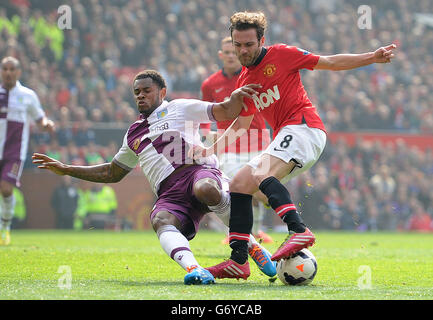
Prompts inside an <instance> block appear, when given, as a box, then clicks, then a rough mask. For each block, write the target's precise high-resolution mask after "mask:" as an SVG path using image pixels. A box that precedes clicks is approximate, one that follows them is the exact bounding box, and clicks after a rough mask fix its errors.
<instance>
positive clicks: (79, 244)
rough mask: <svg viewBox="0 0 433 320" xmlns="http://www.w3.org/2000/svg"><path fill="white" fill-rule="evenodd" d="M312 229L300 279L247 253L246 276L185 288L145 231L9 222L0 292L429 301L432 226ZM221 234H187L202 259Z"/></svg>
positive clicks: (217, 248)
mask: <svg viewBox="0 0 433 320" xmlns="http://www.w3.org/2000/svg"><path fill="white" fill-rule="evenodd" d="M271 235H272V236H273V238H274V239H275V240H276V241H275V243H274V244H271V245H266V247H267V248H268V249H269V250H270V251H271V252H274V251H275V250H276V248H277V246H278V245H279V243H280V242H281V241H282V240H283V239H284V237H285V235H284V234H280V233H271ZM316 237H317V243H316V245H315V246H314V247H312V248H311V251H312V252H313V253H314V255H315V256H316V258H317V263H318V273H317V275H316V278H315V279H314V281H313V283H312V284H310V285H308V286H300V287H289V286H284V285H283V284H282V283H281V282H280V281H279V280H278V279H277V280H276V281H275V282H273V283H272V282H270V281H268V278H267V277H266V276H264V275H263V274H262V273H260V271H259V270H258V268H257V267H256V266H255V264H254V262H253V261H252V260H251V259H250V266H251V276H250V278H249V279H248V280H247V281H244V280H240V281H237V280H233V279H224V280H220V279H217V284H215V285H211V286H186V285H184V284H183V277H184V274H185V272H184V271H183V269H181V268H180V267H179V266H178V265H177V264H176V263H175V262H173V261H172V260H171V259H170V258H169V257H167V256H166V254H165V253H164V252H163V250H162V248H161V247H160V245H159V241H158V239H157V237H156V235H155V233H153V232H151V231H145V232H138V231H134V232H111V231H105V232H103V231H96V230H88V231H82V232H73V231H70V232H66V231H30V230H22V231H21V230H13V232H12V244H11V245H10V246H8V247H0V283H1V286H0V299H1V300H5V299H6V300H8V299H19V300H39V299H44V300H51V299H56V300H57V299H60V300H62V299H74V300H80V299H85V300H86V299H92V300H94V299H97V300H100V299H110V300H113V299H123V300H129V299H133V300H136V299H145V300H186V299H188V300H207V299H212V300H237V299H242V300H262V299H264V300H295V299H296V300H298V299H302V300H305V299H314V300H325V299H326V300H335V299H339V300H340V299H351V300H353V299H356V300H361V299H369V300H382V299H387V300H388V299H389V300H394V299H411V300H412V299H423V300H432V298H433V267H432V266H433V250H432V249H433V235H432V234H415V233H379V232H378V233H351V232H334V233H331V232H320V231H317V232H316ZM222 239H223V234H221V233H216V232H210V231H200V232H199V233H198V234H197V236H196V238H195V239H193V240H192V241H191V242H190V244H191V248H192V250H193V252H194V253H195V255H196V258H197V260H198V261H199V263H200V264H201V265H202V266H210V265H214V264H216V263H219V262H221V261H223V259H225V258H227V257H228V255H229V252H230V250H229V247H228V246H227V245H222V244H221V240H222ZM69 280H70V281H69ZM68 281H69V282H68Z"/></svg>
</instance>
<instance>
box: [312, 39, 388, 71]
mask: <svg viewBox="0 0 433 320" xmlns="http://www.w3.org/2000/svg"><path fill="white" fill-rule="evenodd" d="M395 48H396V45H395V44H391V45H388V46H386V47H380V48H379V49H377V50H376V51H374V52H367V53H360V54H336V55H333V56H320V58H319V61H318V62H317V65H316V66H315V69H324V70H334V71H338V70H350V69H355V68H359V67H363V66H367V65H369V64H372V63H390V62H391V59H392V58H394V56H395V55H394V52H393V50H394V49H395Z"/></svg>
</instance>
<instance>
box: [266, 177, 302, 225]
mask: <svg viewBox="0 0 433 320" xmlns="http://www.w3.org/2000/svg"><path fill="white" fill-rule="evenodd" d="M259 189H260V190H261V191H262V192H263V194H265V195H266V196H267V197H268V200H269V205H270V206H271V207H272V209H274V211H275V212H276V213H277V214H278V216H279V217H280V218H281V220H283V221H284V222H285V223H286V224H287V229H288V230H289V231H293V232H295V233H302V232H304V231H305V228H306V226H305V224H304V222H303V221H302V218H301V215H300V214H299V213H298V211H297V210H296V206H295V205H294V204H293V202H292V199H291V198H290V193H289V191H288V190H287V188H286V187H285V186H284V185H283V184H282V183H281V182H280V181H278V179H277V178H275V177H268V178H266V179H265V180H263V181H262V183H260V186H259Z"/></svg>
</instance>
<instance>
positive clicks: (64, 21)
mask: <svg viewBox="0 0 433 320" xmlns="http://www.w3.org/2000/svg"><path fill="white" fill-rule="evenodd" d="M57 14H58V15H59V18H58V19H57V26H58V27H59V29H60V30H71V29H72V9H71V7H70V6H68V5H66V4H64V5H61V6H60V7H58V8H57Z"/></svg>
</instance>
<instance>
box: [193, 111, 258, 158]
mask: <svg viewBox="0 0 433 320" xmlns="http://www.w3.org/2000/svg"><path fill="white" fill-rule="evenodd" d="M253 117H254V115H249V116H244V117H243V116H240V117H238V118H236V120H235V121H233V122H232V124H231V125H230V126H229V127H228V128H227V129H226V130H225V131H224V133H223V134H222V135H219V137H218V139H217V140H216V141H215V142H214V143H213V144H212V145H211V146H209V147H205V148H203V147H201V146H194V147H193V148H190V150H189V151H188V156H189V157H190V158H192V159H200V158H202V157H208V156H210V155H212V154H218V153H219V152H222V151H223V150H225V148H226V147H227V146H229V145H231V144H232V143H234V142H235V141H236V140H237V139H239V138H240V137H241V136H243V135H244V134H245V133H246V132H247V130H248V129H249V127H250V125H251V122H252V121H253Z"/></svg>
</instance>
